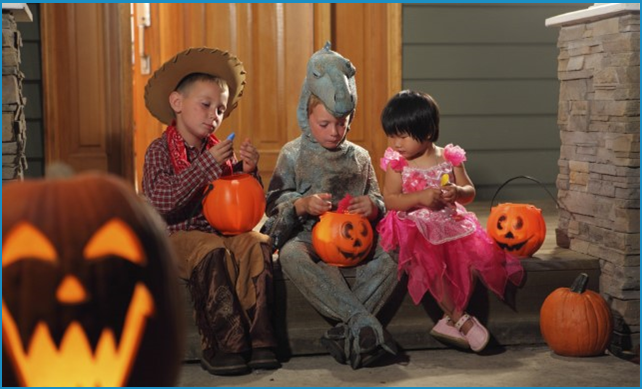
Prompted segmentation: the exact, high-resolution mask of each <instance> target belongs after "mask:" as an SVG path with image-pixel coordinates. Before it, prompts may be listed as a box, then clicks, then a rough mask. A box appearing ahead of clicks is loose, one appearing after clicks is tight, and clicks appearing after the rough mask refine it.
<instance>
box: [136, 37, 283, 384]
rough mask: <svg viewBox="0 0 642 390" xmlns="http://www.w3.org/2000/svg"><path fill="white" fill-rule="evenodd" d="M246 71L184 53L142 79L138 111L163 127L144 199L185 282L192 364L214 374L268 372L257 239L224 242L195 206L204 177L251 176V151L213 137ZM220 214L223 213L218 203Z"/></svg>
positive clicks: (266, 272)
mask: <svg viewBox="0 0 642 390" xmlns="http://www.w3.org/2000/svg"><path fill="white" fill-rule="evenodd" d="M244 86H245V70H244V69H243V65H242V64H241V62H240V61H239V60H238V59H237V58H236V57H235V56H233V55H230V54H229V53H227V52H223V51H220V50H217V49H210V48H199V49H188V50H185V51H183V52H181V53H179V54H177V55H176V56H175V57H174V58H172V59H171V60H169V61H167V62H166V63H165V64H164V65H163V66H162V67H161V68H160V69H158V70H157V71H156V72H155V73H154V75H153V76H152V77H151V78H150V79H149V81H148V83H147V86H146V87H145V104H146V106H147V109H148V110H149V111H150V112H151V114H152V115H154V116H155V117H156V118H157V119H158V120H160V121H161V122H162V123H164V124H166V125H167V128H166V130H165V131H164V132H163V134H162V135H161V136H160V138H157V139H156V140H154V141H153V142H152V143H151V144H150V146H149V147H148V149H147V152H146V154H145V163H144V166H143V193H144V194H145V196H146V197H147V198H148V199H149V201H150V202H151V204H152V205H153V206H154V207H155V208H156V210H157V211H158V212H159V213H160V214H161V216H162V217H163V218H164V220H165V222H166V223H167V230H168V233H169V235H170V236H169V238H170V242H171V244H172V246H173V248H174V250H175V252H176V254H177V259H178V270H179V275H180V277H181V278H183V279H185V280H187V281H188V285H189V288H190V292H191V295H192V300H193V302H194V310H195V317H196V324H197V326H198V329H199V332H200V333H201V339H202V348H203V356H202V359H201V365H202V367H203V368H204V369H206V370H208V371H209V372H210V373H212V374H215V375H239V374H246V373H248V372H249V371H250V370H251V369H276V368H278V367H280V363H279V362H278V360H277V359H276V357H275V355H274V352H273V348H274V347H275V346H276V339H275V337H274V332H273V328H272V324H271V315H270V304H271V302H272V293H271V287H272V262H271V253H272V252H271V249H270V241H269V238H268V237H267V236H266V235H263V234H260V233H258V232H248V233H243V234H239V235H236V236H223V235H221V234H220V233H219V232H217V231H216V230H215V229H214V228H212V227H211V226H210V224H209V223H208V222H207V220H206V219H205V217H204V216H203V213H202V210H201V207H200V201H201V198H202V196H203V193H204V191H205V189H206V187H207V186H208V184H209V183H211V182H212V181H213V180H215V179H217V178H219V177H222V176H226V175H230V174H232V173H233V172H245V173H248V174H252V175H254V176H255V177H256V178H257V179H259V181H260V178H259V176H258V173H257V172H258V170H257V163H258V160H259V152H258V151H257V150H256V148H255V147H254V145H252V143H251V142H250V140H249V139H246V140H245V141H244V142H243V143H242V144H241V146H240V150H239V154H240V158H241V160H240V161H237V159H236V158H235V156H234V152H233V141H232V140H223V141H220V140H219V139H218V138H217V137H216V136H215V135H214V133H215V132H216V130H217V129H218V127H219V126H220V125H221V123H222V121H223V119H224V118H226V117H228V116H229V115H230V113H231V112H232V111H233V110H234V108H235V107H236V106H237V105H238V102H239V99H240V98H241V95H242V92H243V88H244ZM221 207H225V206H224V205H221Z"/></svg>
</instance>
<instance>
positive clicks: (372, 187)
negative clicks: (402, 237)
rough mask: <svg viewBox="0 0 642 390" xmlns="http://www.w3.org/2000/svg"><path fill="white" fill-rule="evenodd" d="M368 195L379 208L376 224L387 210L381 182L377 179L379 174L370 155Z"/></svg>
mask: <svg viewBox="0 0 642 390" xmlns="http://www.w3.org/2000/svg"><path fill="white" fill-rule="evenodd" d="M366 195H368V196H369V197H370V199H372V201H373V202H374V204H375V206H376V207H377V209H379V216H378V217H377V220H376V221H375V224H376V223H377V222H378V221H379V220H380V219H381V218H383V216H384V214H385V212H386V206H385V204H384V202H383V196H382V195H381V190H380V188H379V182H378V181H377V175H376V174H375V170H374V167H373V166H372V160H371V159H370V157H369V156H368V178H367V185H366Z"/></svg>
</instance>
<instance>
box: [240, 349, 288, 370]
mask: <svg viewBox="0 0 642 390" xmlns="http://www.w3.org/2000/svg"><path fill="white" fill-rule="evenodd" d="M247 365H248V366H249V367H250V368H252V369H254V370H276V369H277V368H280V367H281V363H279V360H278V359H277V358H276V355H275V354H274V352H272V350H271V349H270V348H254V349H253V350H252V357H251V358H250V362H249V363H248V364H247Z"/></svg>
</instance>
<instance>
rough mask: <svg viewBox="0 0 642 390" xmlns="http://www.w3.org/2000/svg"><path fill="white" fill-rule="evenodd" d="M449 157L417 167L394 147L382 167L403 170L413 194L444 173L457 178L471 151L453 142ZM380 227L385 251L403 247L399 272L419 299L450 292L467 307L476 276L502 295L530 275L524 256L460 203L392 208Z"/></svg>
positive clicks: (458, 303)
mask: <svg viewBox="0 0 642 390" xmlns="http://www.w3.org/2000/svg"><path fill="white" fill-rule="evenodd" d="M444 160H445V161H444V162H442V163H440V164H438V165H436V166H433V167H431V168H427V169H424V168H413V167H410V166H408V162H407V161H406V160H405V159H404V158H403V157H402V156H401V155H400V154H399V153H397V152H395V151H394V150H393V149H392V148H388V149H387V150H386V152H385V154H384V157H383V158H382V159H381V167H382V168H383V169H384V170H387V169H394V170H395V171H397V172H401V178H402V192H403V193H410V192H415V191H421V190H423V189H426V188H439V187H440V185H441V177H442V175H444V174H448V175H449V176H450V181H451V182H454V181H455V180H454V174H453V166H459V165H460V164H461V163H462V162H463V161H466V152H464V150H463V149H462V148H460V147H459V146H453V145H452V144H449V145H447V146H446V147H445V148H444ZM377 231H378V232H379V234H380V235H381V246H382V247H383V249H384V250H386V251H392V250H394V249H396V248H399V275H398V276H399V278H401V276H402V275H403V273H404V272H405V273H406V274H408V293H409V294H410V296H411V297H412V300H413V301H414V302H415V304H419V302H420V301H421V299H422V297H423V296H424V294H425V293H426V291H430V293H431V294H432V296H433V297H435V299H436V300H437V301H438V302H441V301H442V298H443V296H444V292H445V291H448V292H450V296H451V298H452V300H453V303H454V304H455V306H456V308H457V309H459V310H462V311H463V310H464V309H465V308H466V306H468V300H469V299H470V296H471V294H472V290H473V275H477V276H478V277H479V278H480V279H481V280H482V282H483V283H484V285H486V287H487V288H488V289H490V290H491V291H493V292H494V293H495V294H497V295H498V296H499V297H500V298H503V297H504V290H505V288H506V283H507V281H509V280H510V281H511V282H512V283H514V284H515V285H518V284H519V283H521V280H522V277H523V275H524V270H523V268H522V266H521V264H520V262H519V259H518V258H516V257H514V256H512V255H509V254H507V253H505V252H504V251H502V250H501V249H500V248H499V247H498V246H497V244H495V242H494V241H493V239H492V238H491V237H490V236H489V235H488V234H487V233H486V231H485V230H484V229H483V228H482V227H481V226H480V224H479V221H478V220H477V217H476V216H475V214H474V213H470V212H468V211H466V209H465V208H464V206H462V205H460V204H459V203H455V204H454V205H450V206H447V207H444V208H443V209H441V210H432V209H428V208H419V209H414V210H411V211H395V210H390V211H388V213H387V214H386V216H385V217H384V218H383V219H382V220H381V222H379V225H378V226H377Z"/></svg>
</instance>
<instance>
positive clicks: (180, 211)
mask: <svg viewBox="0 0 642 390" xmlns="http://www.w3.org/2000/svg"><path fill="white" fill-rule="evenodd" d="M205 145H206V144H205V143H204V144H203V146H202V147H200V148H198V147H191V146H189V145H187V144H186V145H185V147H186V150H187V159H188V160H189V162H190V164H191V165H190V166H189V167H188V168H187V169H185V170H184V171H182V172H181V173H180V174H178V175H177V174H175V173H174V168H173V166H172V162H171V159H170V155H169V146H168V144H167V139H166V138H165V136H161V137H160V138H157V139H155V140H154V141H153V142H152V143H151V144H150V145H149V148H147V152H146V153H145V163H144V166H143V194H144V195H145V196H146V197H147V199H148V200H149V201H150V203H151V204H152V206H154V208H155V209H156V210H157V211H158V212H159V213H160V215H161V216H162V217H163V219H164V220H165V222H166V223H167V230H168V232H169V234H172V233H174V232H176V231H179V230H201V231H205V232H215V230H214V228H212V227H211V226H210V224H209V223H208V222H207V220H206V219H205V216H204V215H203V212H202V207H201V200H202V198H203V193H204V191H205V189H206V188H207V185H208V184H209V183H210V182H212V181H213V180H215V179H218V178H219V177H220V176H221V175H222V169H221V167H220V166H219V165H218V164H217V162H216V159H214V156H212V154H211V153H208V152H207V150H205ZM235 168H236V167H235Z"/></svg>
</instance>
